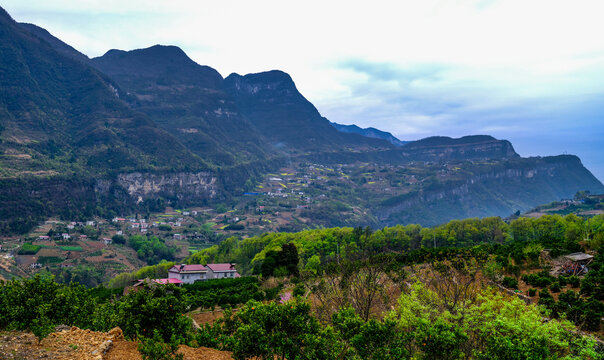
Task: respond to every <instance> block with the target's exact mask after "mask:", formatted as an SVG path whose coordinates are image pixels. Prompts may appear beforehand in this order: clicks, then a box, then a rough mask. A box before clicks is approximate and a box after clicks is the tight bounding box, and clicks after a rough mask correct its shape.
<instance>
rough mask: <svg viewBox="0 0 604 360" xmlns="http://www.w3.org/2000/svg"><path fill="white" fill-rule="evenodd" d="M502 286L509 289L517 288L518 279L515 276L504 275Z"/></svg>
mask: <svg viewBox="0 0 604 360" xmlns="http://www.w3.org/2000/svg"><path fill="white" fill-rule="evenodd" d="M502 284H503V286H505V287H506V288H510V289H518V280H516V278H513V277H510V276H505V277H504V278H503V281H502Z"/></svg>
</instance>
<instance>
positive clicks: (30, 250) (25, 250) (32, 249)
mask: <svg viewBox="0 0 604 360" xmlns="http://www.w3.org/2000/svg"><path fill="white" fill-rule="evenodd" d="M41 248H42V246H40V245H32V244H31V243H25V244H23V246H22V247H21V249H19V254H20V255H34V254H36V253H37V252H38V251H40V249H41Z"/></svg>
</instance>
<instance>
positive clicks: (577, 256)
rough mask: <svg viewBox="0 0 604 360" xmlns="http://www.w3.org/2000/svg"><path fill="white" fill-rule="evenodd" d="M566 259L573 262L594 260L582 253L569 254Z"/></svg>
mask: <svg viewBox="0 0 604 360" xmlns="http://www.w3.org/2000/svg"><path fill="white" fill-rule="evenodd" d="M565 257H566V258H567V259H569V260H572V261H585V260H591V259H593V256H591V255H588V254H585V253H580V252H578V253H572V254H568V255H566V256H565Z"/></svg>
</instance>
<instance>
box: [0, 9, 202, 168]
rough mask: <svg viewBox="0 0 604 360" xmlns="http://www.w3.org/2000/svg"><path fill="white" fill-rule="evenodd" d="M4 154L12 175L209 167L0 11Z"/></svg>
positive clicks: (91, 73) (90, 72)
mask: <svg viewBox="0 0 604 360" xmlns="http://www.w3.org/2000/svg"><path fill="white" fill-rule="evenodd" d="M0 54H2V56H0V84H2V85H1V86H0V121H1V123H0V124H1V125H2V132H1V135H0V137H1V139H2V143H1V144H0V149H1V150H2V153H3V154H6V156H3V157H2V159H0V162H1V164H2V169H3V175H4V176H18V175H20V174H25V173H31V172H47V173H69V172H71V173H73V172H81V171H83V172H86V173H89V174H105V173H107V172H115V171H124V170H134V169H136V170H142V169H151V168H153V169H161V168H165V169H167V168H173V167H175V166H176V167H178V166H179V164H181V163H187V164H188V166H189V167H193V168H198V169H206V168H207V166H206V165H205V163H204V162H203V161H202V160H201V158H199V157H196V156H194V155H193V154H192V153H191V152H190V151H188V149H187V148H185V147H184V146H183V145H182V144H181V143H180V142H179V141H178V140H177V139H176V138H175V137H173V136H170V135H169V134H168V133H166V132H165V131H163V130H161V129H160V128H158V127H157V126H156V125H155V124H154V123H153V122H152V121H151V120H150V119H149V118H148V117H146V116H145V115H143V114H141V113H139V112H136V111H133V110H132V109H131V108H129V107H128V106H127V105H126V104H125V103H124V102H123V101H122V100H121V99H120V97H119V92H118V90H117V89H116V85H115V83H113V82H112V81H110V80H108V78H107V77H106V76H105V75H102V74H101V73H99V72H98V71H96V70H94V69H93V68H91V67H90V66H88V65H86V64H84V63H82V62H80V61H78V60H75V59H74V58H73V57H72V56H65V55H64V54H62V53H59V52H57V51H56V50H55V49H54V48H53V47H52V46H51V45H50V44H49V43H48V42H47V41H45V40H43V39H42V38H41V37H39V36H38V35H36V34H33V33H31V32H29V31H28V30H26V29H25V28H24V27H23V26H21V25H19V24H17V23H16V22H15V21H14V20H13V19H12V18H10V16H9V15H8V14H7V13H6V12H5V11H2V12H1V13H0Z"/></svg>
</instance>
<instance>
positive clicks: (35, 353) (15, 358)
mask: <svg viewBox="0 0 604 360" xmlns="http://www.w3.org/2000/svg"><path fill="white" fill-rule="evenodd" d="M179 353H182V354H183V355H184V359H185V360H194V359H207V360H232V356H231V353H230V352H227V351H218V350H215V349H208V348H204V347H200V348H191V347H188V346H184V345H181V346H180V348H179ZM0 359H2V360H47V359H56V360H124V359H126V360H139V359H141V360H142V357H141V355H140V353H139V352H138V350H137V344H136V343H135V342H133V341H126V340H124V336H123V334H122V330H121V329H119V328H115V329H113V330H111V331H109V332H106V333H104V332H96V331H90V330H82V329H78V328H77V327H71V328H69V327H64V328H63V329H62V330H61V331H57V332H54V333H52V334H50V335H48V337H47V338H45V339H43V340H42V341H41V342H40V343H38V339H37V338H36V337H35V336H34V335H33V334H32V333H28V332H22V331H10V332H1V333H0Z"/></svg>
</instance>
